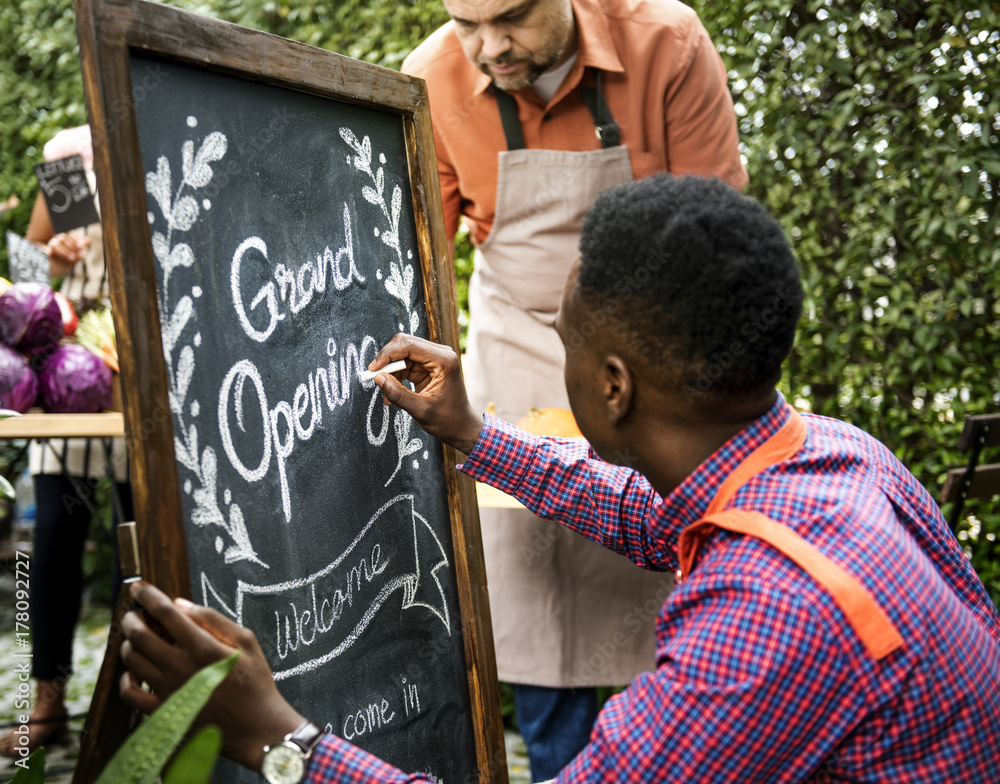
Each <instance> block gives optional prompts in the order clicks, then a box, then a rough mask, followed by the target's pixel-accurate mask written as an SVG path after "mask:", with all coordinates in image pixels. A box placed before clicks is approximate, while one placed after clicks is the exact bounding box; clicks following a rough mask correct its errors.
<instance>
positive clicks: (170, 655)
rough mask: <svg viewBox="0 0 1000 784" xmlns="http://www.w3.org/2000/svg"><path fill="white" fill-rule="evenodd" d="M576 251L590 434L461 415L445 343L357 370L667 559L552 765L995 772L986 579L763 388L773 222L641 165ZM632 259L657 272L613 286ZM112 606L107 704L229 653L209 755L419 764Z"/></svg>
mask: <svg viewBox="0 0 1000 784" xmlns="http://www.w3.org/2000/svg"><path fill="white" fill-rule="evenodd" d="M581 252H582V256H581V259H580V261H579V262H578V263H577V264H575V265H574V267H573V268H572V270H571V273H570V277H569V279H568V281H567V283H566V288H565V293H564V296H563V300H562V306H561V308H560V311H559V316H558V322H557V328H558V332H559V335H560V338H561V339H562V341H563V343H564V345H565V346H566V350H567V363H566V371H565V384H566V388H567V390H568V393H569V398H570V403H571V405H572V410H573V413H574V414H575V416H576V419H577V421H578V423H579V426H580V429H581V430H582V431H583V434H584V435H585V436H586V437H587V441H588V442H589V443H582V442H580V441H579V440H575V439H558V438H543V437H538V436H532V435H529V434H527V433H525V432H523V431H520V430H518V429H517V428H515V427H513V426H511V425H509V424H508V423H506V422H504V421H503V420H502V419H500V418H498V417H495V416H492V415H490V414H486V415H485V416H483V415H480V414H479V412H478V411H476V409H475V408H474V407H473V406H472V405H471V404H470V402H469V398H468V395H467V393H466V390H465V387H464V384H463V382H462V373H461V366H460V361H459V358H458V357H457V356H456V355H455V353H454V352H453V351H452V350H451V349H449V348H447V347H443V346H439V345H436V344H434V343H430V342H428V341H424V340H421V339H418V338H414V337H411V336H408V335H398V336H397V337H396V338H394V339H393V340H392V341H391V342H390V343H389V344H388V345H387V346H386V347H384V348H383V349H382V351H380V352H379V354H378V355H377V356H376V358H375V359H374V360H373V361H372V363H371V365H370V367H371V369H373V370H377V369H378V368H380V367H384V366H385V365H386V364H387V363H388V362H390V361H394V360H399V359H405V360H406V363H407V369H406V370H403V371H398V372H397V373H395V374H394V375H393V376H390V375H387V374H386V373H380V374H378V375H377V376H376V383H377V384H378V385H379V387H380V388H381V389H382V392H383V394H384V396H385V398H386V399H387V401H389V402H390V403H392V404H394V405H397V406H399V407H401V408H402V409H404V410H406V411H408V412H409V413H410V414H411V415H412V416H413V418H414V419H415V420H416V421H417V422H418V423H419V424H420V426H421V427H422V428H423V429H424V430H425V431H427V432H428V433H431V434H432V435H435V436H436V437H437V438H439V439H441V440H442V441H444V442H445V443H449V444H451V445H452V446H454V447H455V448H456V449H459V450H460V451H462V452H464V453H466V454H468V459H467V460H466V462H465V464H464V466H463V467H462V470H463V471H464V472H465V473H466V474H468V475H470V476H472V477H474V478H476V479H478V480H480V481H483V482H487V483H488V484H490V485H493V486H495V487H498V488H499V489H501V490H503V491H504V492H507V493H510V494H512V495H514V496H515V497H516V498H517V499H518V500H520V501H521V502H522V503H524V504H526V505H527V506H528V507H529V508H531V509H533V510H534V511H535V512H536V513H537V514H539V515H541V516H542V517H544V518H547V519H553V520H558V521H559V522H560V523H561V524H562V525H564V526H567V527H570V528H572V529H573V530H575V531H577V532H579V533H580V534H582V535H583V536H586V537H587V538H588V539H591V540H593V541H594V542H596V543H598V544H600V545H602V546H604V547H609V548H613V549H614V550H616V551H617V552H619V553H621V554H623V555H625V556H627V557H628V558H630V559H631V560H632V561H633V562H634V563H635V564H636V565H637V566H639V567H641V568H644V569H648V570H653V571H673V570H675V569H678V568H679V569H680V571H681V573H682V575H683V577H682V581H681V582H680V585H679V587H678V588H677V590H675V591H674V592H673V593H672V594H671V596H670V597H669V598H668V599H667V600H666V601H665V602H664V603H663V606H662V608H661V609H660V611H659V614H658V617H657V619H656V628H657V653H656V665H655V668H654V669H651V670H650V671H647V672H643V673H642V674H640V675H639V676H638V677H637V678H636V679H635V680H634V681H633V682H632V684H631V685H630V686H629V687H628V688H627V689H626V690H625V691H623V692H621V693H619V694H616V695H615V696H614V697H612V698H611V699H610V700H608V702H607V703H606V704H605V706H604V707H603V709H602V710H601V712H600V715H599V716H598V719H597V722H596V724H595V726H594V730H593V733H592V735H591V738H590V742H589V743H588V744H587V746H586V747H585V748H584V749H583V751H582V752H581V753H580V754H579V755H577V756H576V758H575V759H573V760H572V761H571V762H570V763H569V764H568V765H567V766H566V767H565V768H564V769H563V770H562V771H561V772H560V773H559V775H558V778H557V781H558V782H607V783H609V784H610V783H611V782H622V781H635V782H651V783H652V782H666V781H684V782H691V784H696V783H699V784H704V783H706V782H711V783H712V784H730V783H731V782H733V781H740V782H744V783H745V784H755V783H759V784H778V783H779V782H781V783H782V784H786V783H787V784H793V783H796V782H803V783H804V782H818V781H824V782H849V781H850V782H937V781H942V782H943V781H948V782H962V783H963V784H995V782H997V781H1000V722H997V720H996V718H997V716H998V715H1000V615H998V613H997V611H996V608H994V607H993V605H992V603H991V602H990V599H989V597H988V595H987V593H986V590H985V588H984V587H983V585H982V583H981V582H980V580H979V578H978V577H977V575H976V573H975V572H974V571H973V569H972V567H971V565H970V564H969V561H968V559H967V558H966V557H965V554H964V553H963V551H962V549H961V547H960V546H959V544H958V542H957V540H956V539H955V537H954V535H953V534H952V532H951V530H950V529H949V528H948V525H947V523H946V522H945V520H944V518H943V517H942V515H941V512H940V510H939V509H938V507H937V505H936V504H935V502H934V500H933V499H932V498H931V496H930V495H929V494H928V493H927V491H926V490H925V489H924V488H923V487H922V486H921V485H920V484H919V483H918V482H917V480H916V479H915V478H914V477H913V475H912V474H910V473H909V472H908V471H907V470H906V468H904V467H903V465H902V464H901V463H900V462H899V461H898V460H897V459H896V458H895V457H894V456H893V455H892V453H891V452H890V451H889V450H888V449H887V448H886V447H885V446H884V445H883V444H881V443H879V442H878V441H876V440H875V439H874V438H872V437H871V436H869V435H867V434H866V433H863V432H862V431H860V430H858V429H857V428H855V427H852V426H850V425H847V424H846V423H843V422H839V421H837V420H834V419H829V418H827V417H820V416H811V415H809V414H800V413H799V412H797V411H796V410H795V409H793V408H792V407H791V406H790V405H789V404H788V403H787V402H786V401H785V399H784V398H783V397H782V395H781V394H780V393H779V392H778V391H777V389H776V388H775V384H776V383H777V381H778V380H779V378H780V376H781V365H782V363H783V361H784V359H785V358H786V356H787V355H788V353H789V351H790V350H791V347H792V344H793V340H794V336H795V329H796V324H797V322H798V319H799V315H800V313H801V308H802V300H803V292H802V285H801V280H800V276H799V270H798V266H797V263H796V261H795V258H794V256H793V254H792V251H791V248H790V247H789V245H788V243H787V240H786V238H785V236H784V233H783V231H782V228H781V226H780V224H778V222H777V221H775V220H774V219H773V218H771V217H770V216H769V215H768V214H767V212H766V211H765V210H764V209H763V208H762V207H761V206H760V205H759V204H758V203H756V202H754V201H752V200H751V199H748V198H746V197H744V196H742V195H740V194H739V193H737V192H736V191H735V190H733V189H731V188H729V187H728V186H726V185H724V184H723V183H721V182H718V181H710V180H705V179H702V178H696V177H684V178H672V177H669V176H655V177H651V178H648V179H646V180H643V181H640V182H636V183H631V184H628V185H625V186H622V187H618V188H615V189H613V190H611V191H609V192H607V193H605V194H603V195H602V196H600V197H599V198H598V200H597V202H596V204H595V205H594V207H593V208H592V209H591V210H590V212H589V214H588V217H587V221H586V223H585V225H584V228H583V234H582V239H581ZM651 257H654V258H663V259H664V260H665V262H666V263H664V264H663V265H662V266H661V267H660V268H659V269H658V270H657V271H656V273H655V274H654V275H653V276H652V277H651V278H650V280H649V282H648V285H646V286H645V287H644V288H643V289H642V290H641V291H637V292H635V293H634V294H632V295H630V296H626V295H624V294H622V293H621V292H620V291H619V290H618V287H617V285H618V283H619V282H620V281H621V280H624V279H627V278H628V276H629V275H633V274H634V273H635V271H636V270H637V269H640V268H642V266H643V265H644V264H645V263H646V261H647V260H648V259H649V258H651ZM401 380H406V381H409V382H412V383H413V384H414V390H413V391H411V390H410V389H408V388H406V387H404V386H403V384H401V383H400V381H401ZM626 449H628V450H629V452H630V453H631V455H633V457H634V459H633V460H629V461H625V460H623V459H622V458H621V455H622V454H623V453H624V451H625V450H626ZM625 463H630V464H631V465H627V464H625ZM132 595H133V598H134V599H135V600H136V601H137V602H139V603H140V604H141V606H142V607H143V608H144V614H140V613H135V612H133V613H129V614H127V615H126V616H125V618H124V619H123V631H124V634H125V637H126V641H125V642H124V643H123V646H122V653H121V655H122V660H123V662H124V663H125V665H126V667H127V668H128V672H126V673H125V675H124V677H123V678H122V681H121V693H122V697H123V698H124V699H125V700H126V701H127V702H128V703H130V704H132V705H134V706H136V707H138V708H140V709H142V710H143V711H147V712H148V711H151V710H153V709H155V708H156V707H157V706H158V705H160V704H161V703H162V701H163V700H164V699H166V698H167V697H168V696H169V695H170V694H171V693H172V692H173V691H174V690H176V689H177V688H178V687H179V686H180V685H181V684H183V683H184V682H185V681H186V680H187V679H188V678H189V677H190V676H191V675H192V674H193V673H194V672H195V671H197V670H198V669H199V668H201V667H202V666H205V665H207V664H209V663H212V662H214V661H218V660H219V659H222V658H224V657H226V656H228V655H230V654H231V653H232V651H233V649H234V648H236V649H239V650H240V652H241V656H240V659H239V660H238V662H237V664H236V670H235V671H234V672H231V673H230V674H229V676H228V677H227V679H226V680H225V681H224V682H223V684H222V686H221V687H220V688H219V690H218V691H216V692H215V693H214V694H213V697H212V699H211V700H210V702H209V703H208V705H207V706H206V708H205V710H204V711H203V713H202V714H201V715H200V717H199V721H202V722H211V723H214V724H217V725H218V726H220V727H221V728H222V734H223V749H224V753H226V754H227V755H228V756H230V757H232V758H233V759H236V760H237V761H239V762H241V763H242V764H244V765H246V766H248V767H250V768H251V769H254V770H260V769H261V766H262V764H263V765H264V766H265V778H267V780H268V781H269V782H272V784H276V783H277V782H281V784H297V782H299V781H307V782H311V784H318V783H319V782H338V783H340V782H357V783H358V784H360V782H382V783H383V784H385V783H387V782H388V783H392V782H398V784H403V783H404V782H430V781H432V780H433V779H430V778H428V777H426V776H422V775H419V774H407V773H404V772H403V771H400V770H397V769H395V768H394V767H392V766H390V765H388V764H386V763H384V762H383V761H381V760H379V759H377V758H376V757H374V756H372V755H371V754H368V753H366V752H364V751H362V750H360V749H358V748H356V747H354V746H352V745H351V744H350V743H348V742H347V741H345V740H342V739H340V738H337V737H335V736H333V735H324V734H322V733H321V732H320V731H319V730H318V728H315V727H314V725H311V724H309V723H308V722H306V721H305V719H304V717H303V716H301V715H300V714H299V713H298V712H297V711H295V710H294V708H292V707H291V706H289V705H288V703H287V702H285V700H284V699H283V698H282V697H281V695H280V694H279V692H278V691H277V688H276V686H275V684H274V682H273V680H272V679H271V677H270V673H269V671H268V669H267V664H266V662H265V660H264V658H263V654H262V653H261V649H260V646H259V645H258V643H257V641H256V638H255V637H254V635H253V634H252V633H251V632H250V631H248V630H246V629H242V628H240V627H238V626H237V625H236V624H234V623H233V622H232V621H230V620H229V619H227V618H225V617H224V616H223V615H221V614H220V613H217V612H215V611H214V610H210V609H208V608H205V607H200V606H195V605H193V604H191V603H190V602H187V601H186V600H182V599H177V600H176V601H175V602H171V601H170V600H169V598H168V597H167V596H165V595H164V594H163V593H162V592H161V591H159V590H158V589H156V588H154V587H153V586H151V585H149V584H145V583H144V584H137V586H136V587H134V588H133V593H132ZM501 598H502V597H501ZM147 618H148V619H151V620H152V621H153V622H155V623H153V624H147V620H146V619H147ZM157 624H158V625H159V626H157ZM154 629H159V630H160V631H159V633H158V632H157V631H154ZM140 681H145V682H147V683H149V684H150V686H151V687H152V692H149V691H145V690H143V689H142V688H140V685H139V682H140ZM297 728H298V730H297ZM291 735H293V736H294V739H295V740H301V741H302V745H303V747H304V749H305V750H304V751H301V750H300V751H298V752H295V751H294V748H295V747H294V746H293V747H292V758H291V760H292V762H293V763H295V762H296V761H297V762H299V763H300V764H301V771H302V772H301V774H295V775H292V774H291V773H289V774H288V775H287V776H282V775H279V774H277V773H274V774H271V773H268V772H267V771H268V768H267V764H268V759H269V757H270V753H268V754H265V751H264V749H265V747H268V748H270V747H273V746H275V745H276V744H280V742H281V740H282V738H283V737H284V738H288V737H289V736H291ZM286 759H287V757H286Z"/></svg>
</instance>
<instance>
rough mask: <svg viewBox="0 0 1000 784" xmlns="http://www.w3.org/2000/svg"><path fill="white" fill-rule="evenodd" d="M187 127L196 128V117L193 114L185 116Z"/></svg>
mask: <svg viewBox="0 0 1000 784" xmlns="http://www.w3.org/2000/svg"><path fill="white" fill-rule="evenodd" d="M187 124H188V128H196V127H197V126H198V118H197V117H195V116H194V115H193V114H189V115H188V118H187Z"/></svg>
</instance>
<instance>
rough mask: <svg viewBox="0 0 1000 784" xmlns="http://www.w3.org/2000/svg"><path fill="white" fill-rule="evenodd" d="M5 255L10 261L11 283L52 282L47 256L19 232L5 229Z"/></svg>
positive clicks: (48, 283)
mask: <svg viewBox="0 0 1000 784" xmlns="http://www.w3.org/2000/svg"><path fill="white" fill-rule="evenodd" d="M7 256H8V259H9V261H10V279H11V281H12V282H13V283H25V282H28V283H44V284H45V285H46V286H48V285H50V284H51V283H52V278H51V276H50V273H49V256H48V254H47V253H45V252H44V251H42V250H41V249H40V248H39V247H38V246H37V245H35V243H33V242H29V241H28V240H26V239H25V238H24V237H22V236H21V235H20V234H15V233H14V232H12V231H10V230H9V229H8V230H7Z"/></svg>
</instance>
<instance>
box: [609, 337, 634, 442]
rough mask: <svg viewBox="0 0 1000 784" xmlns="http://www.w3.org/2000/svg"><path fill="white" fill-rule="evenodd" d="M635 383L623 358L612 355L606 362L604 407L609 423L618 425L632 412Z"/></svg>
mask: <svg viewBox="0 0 1000 784" xmlns="http://www.w3.org/2000/svg"><path fill="white" fill-rule="evenodd" d="M634 398H635V381H634V379H633V378H632V372H631V371H630V370H629V367H628V365H627V364H626V363H625V360H623V359H622V358H621V357H619V356H618V355H616V354H611V355H609V356H608V357H607V359H605V360H604V405H605V409H606V410H607V416H608V423H609V424H611V425H617V424H618V423H619V422H621V421H622V420H623V419H625V417H626V416H628V413H629V412H630V411H631V410H632V402H633V400H634Z"/></svg>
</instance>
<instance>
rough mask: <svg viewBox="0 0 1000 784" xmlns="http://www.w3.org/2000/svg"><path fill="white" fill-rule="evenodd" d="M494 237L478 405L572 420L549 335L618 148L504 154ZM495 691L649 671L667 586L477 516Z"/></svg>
mask: <svg viewBox="0 0 1000 784" xmlns="http://www.w3.org/2000/svg"><path fill="white" fill-rule="evenodd" d="M498 169H499V170H498V187H497V199H496V216H495V220H494V223H493V229H492V231H491V232H490V234H489V236H488V237H487V239H486V241H485V242H484V243H483V244H482V245H481V246H480V247H479V249H478V251H477V254H476V266H475V272H474V273H473V276H472V281H471V283H470V286H469V309H470V313H471V319H470V326H469V334H468V343H467V352H466V358H465V374H466V379H467V383H468V387H469V393H470V398H471V400H472V403H473V405H474V406H476V407H477V408H478V409H479V410H484V409H485V408H486V407H487V405H488V404H490V403H492V404H494V406H495V411H496V414H497V415H498V416H500V417H502V418H503V419H506V420H508V421H510V422H516V421H517V420H518V419H519V418H521V417H522V416H523V415H524V414H526V413H527V412H528V409H530V408H532V407H538V408H542V407H546V406H556V407H560V408H568V407H569V403H568V400H567V397H566V389H565V385H564V382H563V361H564V353H563V348H562V344H561V342H560V340H559V336H558V335H557V334H556V331H555V328H554V324H555V318H556V311H557V310H558V308H559V302H560V299H561V296H562V290H563V284H564V283H565V282H566V278H567V276H568V274H569V269H570V266H571V265H572V263H573V261H574V259H575V258H576V256H577V255H578V253H579V233H580V226H581V224H582V221H583V216H584V214H585V213H586V211H587V209H588V208H589V207H590V205H591V204H593V202H594V200H595V199H596V198H597V196H598V194H599V193H600V192H601V191H603V190H605V189H607V188H609V187H612V186H615V185H619V184H622V183H625V182H630V181H631V180H632V179H633V177H632V168H631V165H630V161H629V153H628V150H627V149H626V148H625V147H622V146H617V147H610V148H607V149H602V150H597V151H593V152H565V151H556V150H525V149H517V150H513V151H504V152H501V153H500V155H499V162H498ZM480 519H481V521H482V528H483V544H484V549H485V555H486V573H487V579H488V581H489V591H490V609H491V612H492V615H493V634H494V641H495V644H496V651H497V664H498V671H499V675H500V678H501V680H505V681H509V682H512V683H520V684H530V685H535V686H549V687H570V686H599V685H607V686H614V685H622V684H626V683H628V682H629V681H631V680H632V678H633V677H634V676H635V675H636V674H637V673H638V672H640V671H642V670H648V669H651V668H652V667H653V664H654V647H655V640H654V626H655V617H656V613H657V612H658V611H659V608H660V606H661V605H662V604H663V601H664V599H665V598H666V597H667V595H668V593H669V591H670V590H671V589H672V587H673V575H672V574H666V573H653V572H647V571H644V570H642V569H640V568H638V567H637V566H635V565H633V564H632V563H631V562H630V561H629V560H628V559H627V558H625V557H623V556H620V555H617V554H615V553H612V552H611V551H610V550H606V549H605V548H603V547H601V546H600V545H598V544H595V543H593V542H590V541H588V540H587V539H584V538H583V537H582V536H580V535H579V534H576V533H574V532H572V531H570V530H568V529H565V528H563V527H562V526H560V525H559V524H557V523H555V522H549V521H545V520H541V519H540V518H538V517H535V516H534V515H532V514H531V513H530V512H527V511H524V510H509V509H482V510H480Z"/></svg>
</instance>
